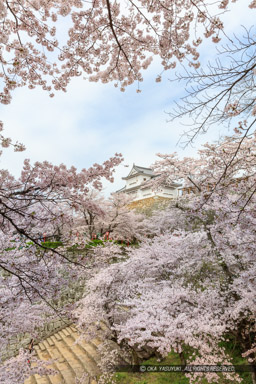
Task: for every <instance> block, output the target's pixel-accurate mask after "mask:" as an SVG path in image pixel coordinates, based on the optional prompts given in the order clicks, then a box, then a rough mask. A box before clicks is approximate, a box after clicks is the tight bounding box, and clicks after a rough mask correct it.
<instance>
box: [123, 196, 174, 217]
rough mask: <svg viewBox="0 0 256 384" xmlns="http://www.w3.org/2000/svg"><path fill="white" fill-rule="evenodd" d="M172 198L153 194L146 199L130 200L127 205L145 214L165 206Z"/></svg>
mask: <svg viewBox="0 0 256 384" xmlns="http://www.w3.org/2000/svg"><path fill="white" fill-rule="evenodd" d="M173 201H174V200H173V199H168V198H166V197H160V196H154V197H148V198H147V199H142V200H137V201H133V202H131V203H130V204H129V205H128V207H129V208H131V209H135V210H136V211H138V212H141V213H144V214H146V215H150V214H152V212H153V211H155V210H157V209H160V210H161V209H165V208H167V207H168V206H169V205H170V204H171V203H172V202H173Z"/></svg>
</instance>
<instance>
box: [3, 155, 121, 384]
mask: <svg viewBox="0 0 256 384" xmlns="http://www.w3.org/2000/svg"><path fill="white" fill-rule="evenodd" d="M121 161H122V157H121V155H120V154H116V155H115V157H112V158H110V159H109V160H107V161H105V162H104V163H103V165H99V164H94V165H93V166H92V167H91V168H89V169H87V170H86V169H83V170H82V171H81V172H77V170H76V168H74V167H71V168H70V169H68V168H67V167H66V166H64V165H63V164H61V165H60V166H53V165H52V164H50V163H48V162H44V163H35V165H34V166H32V165H31V164H30V162H29V161H28V160H25V162H24V167H23V170H22V172H21V176H20V178H19V179H17V180H16V179H15V178H14V177H13V176H11V175H10V174H9V172H8V171H4V170H1V171H0V216H1V224H0V243H1V255H0V308H1V309H0V355H2V354H3V355H4V352H5V349H6V347H7V345H8V343H9V341H10V340H11V339H12V337H14V336H15V335H18V334H22V333H25V332H27V333H29V334H30V335H33V334H34V332H35V329H36V328H38V327H40V325H43V324H44V322H45V321H49V320H50V319H53V318H56V316H58V317H59V316H62V315H64V314H65V315H67V313H66V312H65V311H62V310H61V309H59V308H56V306H55V305H54V303H53V299H57V298H58V297H59V296H60V294H61V292H62V291H63V287H64V286H65V285H66V286H68V284H69V281H72V278H73V277H76V279H78V278H79V276H80V275H81V274H82V273H83V274H86V269H85V264H84V263H83V260H82V258H76V260H74V259H72V257H71V256H69V254H68V253H67V247H68V246H70V245H72V244H73V241H74V237H72V236H71V235H70V229H72V228H73V216H72V212H73V209H74V207H76V204H79V203H80V202H81V201H82V199H86V195H87V193H88V192H89V186H90V185H91V186H93V187H94V188H96V189H101V187H102V184H101V178H102V177H104V178H106V179H107V180H109V181H113V171H114V167H115V166H116V165H118V164H119V163H120V162H121ZM60 228H61V230H60ZM58 233H61V236H62V238H61V239H62V240H63V243H64V245H65V246H64V247H62V248H61V249H59V248H58V249H48V248H45V247H44V243H42V241H41V240H42V238H43V237H44V236H47V237H49V238H51V236H54V235H56V234H58ZM20 359H21V360H22V358H21V357H20ZM7 366H8V365H7ZM19 366H20V365H19V364H17V377H20V376H19V374H21V373H19V374H18V369H19V368H18V367H19ZM5 367H6V365H5ZM39 368H40V366H39ZM3 369H4V368H3ZM6 369H7V368H6ZM7 371H8V369H7ZM7 371H6V372H7ZM28 371H29V370H26V375H28ZM7 373H8V372H7ZM7 373H6V374H7ZM8 377H9V376H8V374H7V376H6V381H3V382H4V383H5V382H6V383H10V381H8V380H9V379H8Z"/></svg>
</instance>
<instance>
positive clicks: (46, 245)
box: [41, 241, 63, 249]
mask: <svg viewBox="0 0 256 384" xmlns="http://www.w3.org/2000/svg"><path fill="white" fill-rule="evenodd" d="M41 245H42V246H43V247H44V248H50V249H56V248H58V247H61V246H63V243H62V242H61V241H45V242H43V243H41Z"/></svg>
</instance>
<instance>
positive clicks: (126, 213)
mask: <svg viewBox="0 0 256 384" xmlns="http://www.w3.org/2000/svg"><path fill="white" fill-rule="evenodd" d="M130 202H131V198H130V197H129V196H128V195H126V194H125V193H119V194H112V196H111V197H110V198H108V199H106V198H104V196H102V195H100V194H99V193H98V192H97V191H95V190H92V191H91V193H90V195H89V196H88V199H87V200H85V201H84V202H83V203H79V204H77V210H76V217H75V224H74V226H75V228H77V231H78V232H79V233H81V234H82V233H86V234H89V236H87V237H89V239H91V238H92V236H93V235H95V236H96V234H98V235H99V236H100V237H101V238H104V236H105V235H106V233H108V238H112V239H113V240H124V241H136V240H138V239H139V238H140V237H141V236H142V234H143V233H144V224H143V219H144V216H143V215H142V214H138V213H136V212H135V211H134V210H132V209H131V208H130V207H129V203H130ZM105 237H106V236H105Z"/></svg>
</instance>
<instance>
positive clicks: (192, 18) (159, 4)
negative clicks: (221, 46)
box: [0, 0, 256, 104]
mask: <svg viewBox="0 0 256 384" xmlns="http://www.w3.org/2000/svg"><path fill="white" fill-rule="evenodd" d="M229 3H230V1H229V0H218V1H217V2H213V3H211V2H210V1H201V0H193V1H192V0H185V1H183V2H180V1H179V0H165V1H159V0H154V1H153V2H152V1H148V0H135V1H133V0H128V1H127V2H126V3H125V4H124V3H122V2H118V1H115V2H111V1H109V0H92V1H88V2H83V1H81V0H69V1H66V0H65V1H63V0H56V1H45V0H32V1H26V0H18V1H15V2H14V1H11V0H4V1H2V2H1V5H0V21H1V25H2V27H1V33H0V44H1V55H0V61H1V65H2V72H1V77H2V80H3V83H2V91H1V93H0V96H1V102H2V103H4V104H8V103H9V102H10V100H11V93H12V91H13V90H14V89H15V88H17V87H22V86H28V87H29V88H34V87H36V86H39V87H41V88H42V89H44V90H46V91H47V92H49V94H50V96H53V92H54V91H55V90H64V91H65V90H66V87H67V84H68V83H69V81H70V79H71V78H72V77H75V76H81V75H82V74H83V73H84V74H85V75H86V76H87V77H88V78H89V80H90V81H98V80H101V81H102V82H103V83H106V82H109V81H115V82H116V85H117V86H120V88H121V90H124V88H125V87H126V86H127V85H129V84H131V83H133V82H134V81H136V82H140V81H142V79H143V78H142V72H141V71H142V70H143V69H146V68H148V66H149V65H150V63H151V62H152V58H153V56H159V57H160V58H161V60H162V66H163V70H169V69H170V68H174V67H175V65H176V62H177V61H178V62H182V61H184V60H185V59H186V60H187V61H188V65H189V66H192V67H195V68H197V67H198V66H199V62H198V57H199V53H198V46H199V45H200V43H201V42H202V40H203V39H204V38H210V37H211V39H212V41H213V42H215V43H218V42H219V40H220V39H221V37H222V36H223V28H224V26H223V23H222V21H221V18H220V16H219V13H220V11H222V12H224V10H226V9H227V8H228V7H229V5H230V4H229ZM247 5H248V6H249V7H250V8H255V7H256V4H255V1H248V2H247ZM66 26H67V28H66V29H67V31H66V32H67V37H65V35H64V34H63V28H64V29H65V27H66ZM63 36H64V37H63ZM160 79H161V76H158V78H157V81H160ZM138 90H139V85H138Z"/></svg>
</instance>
